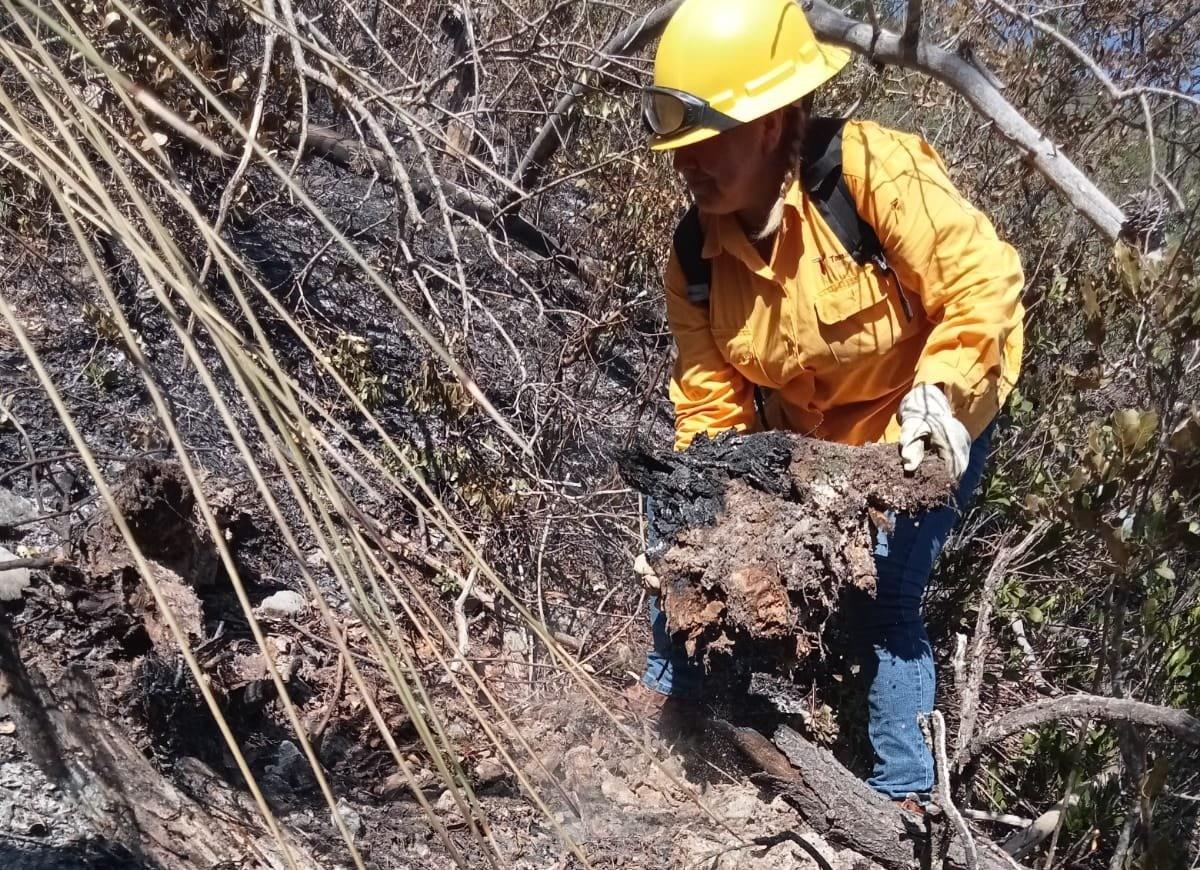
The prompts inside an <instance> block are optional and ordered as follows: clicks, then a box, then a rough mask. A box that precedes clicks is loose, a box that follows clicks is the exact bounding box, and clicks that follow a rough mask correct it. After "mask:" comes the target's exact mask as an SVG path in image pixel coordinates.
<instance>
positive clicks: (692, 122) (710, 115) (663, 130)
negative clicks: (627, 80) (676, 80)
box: [642, 85, 742, 136]
mask: <svg viewBox="0 0 1200 870" xmlns="http://www.w3.org/2000/svg"><path fill="white" fill-rule="evenodd" d="M642 120H643V121H644V122H645V124H646V129H648V130H649V131H650V132H651V133H653V134H655V135H656V136H674V135H676V134H678V133H686V132H687V131H689V130H694V129H696V128H697V127H704V128H706V129H708V130H716V131H717V132H718V133H720V132H722V131H724V130H728V129H730V128H731V127H736V126H738V125H739V124H741V123H742V122H741V121H739V120H737V119H736V118H731V117H729V116H728V115H726V114H724V113H722V112H718V111H717V110H716V109H714V108H713V107H712V106H710V105H709V103H708V101H707V100H702V99H700V98H699V97H697V96H693V95H692V94H689V93H686V92H685V91H677V90H674V89H672V88H660V87H657V86H654V85H651V86H650V87H647V88H645V89H643V91H642Z"/></svg>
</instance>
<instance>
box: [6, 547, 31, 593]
mask: <svg viewBox="0 0 1200 870" xmlns="http://www.w3.org/2000/svg"><path fill="white" fill-rule="evenodd" d="M17 558H19V557H18V556H17V554H16V553H12V552H10V551H8V550H6V549H4V548H3V547H0V564H3V563H4V562H12V561H14V560H16V559H17ZM28 588H29V569H28V568H10V569H9V570H7V571H0V601H16V600H18V599H19V598H20V597H21V594H22V593H23V592H24V591H25V590H26V589H28Z"/></svg>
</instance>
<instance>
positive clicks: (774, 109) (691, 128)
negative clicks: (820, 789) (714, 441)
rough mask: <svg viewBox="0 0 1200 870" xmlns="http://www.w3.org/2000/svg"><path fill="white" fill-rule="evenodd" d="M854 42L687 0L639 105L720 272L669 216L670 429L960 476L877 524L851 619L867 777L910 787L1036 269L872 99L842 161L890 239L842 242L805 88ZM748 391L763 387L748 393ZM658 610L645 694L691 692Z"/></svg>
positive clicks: (678, 436)
mask: <svg viewBox="0 0 1200 870" xmlns="http://www.w3.org/2000/svg"><path fill="white" fill-rule="evenodd" d="M849 57H850V55H849V53H848V52H847V51H846V50H844V49H842V48H839V47H835V46H832V45H828V44H823V43H821V42H818V41H817V39H816V38H815V37H814V35H813V32H812V29H811V27H810V25H809V23H808V21H807V20H806V18H805V16H804V13H803V11H802V9H801V7H800V5H799V4H798V3H796V2H794V0H686V2H684V3H683V4H682V5H681V6H680V7H679V9H678V10H677V11H676V12H675V14H674V16H673V17H672V18H671V20H670V21H669V23H668V25H667V27H666V28H665V30H664V32H663V35H662V38H661V40H660V43H659V46H658V49H657V53H656V56H655V60H654V82H653V85H651V86H649V87H647V88H646V89H645V91H644V93H643V97H642V107H643V112H644V115H645V121H646V124H647V126H648V127H649V129H650V147H651V148H652V149H654V150H656V151H670V152H671V153H672V156H673V159H674V166H675V169H676V170H677V171H678V172H679V173H680V174H681V175H682V177H683V180H684V182H685V184H686V186H687V189H688V190H689V191H690V193H691V195H692V197H693V199H694V200H695V208H696V210H697V212H698V219H699V230H700V235H701V241H700V242H699V243H698V244H699V245H700V252H699V257H698V258H697V259H700V258H702V260H703V262H704V269H705V271H706V273H707V276H708V277H707V280H708V287H707V294H706V295H707V298H704V295H705V294H703V293H702V294H699V296H697V294H694V293H690V292H689V291H690V290H692V289H694V288H692V287H691V286H690V284H691V283H692V282H690V281H689V276H687V275H685V264H684V263H682V262H681V258H680V251H679V250H678V234H677V243H676V247H675V248H674V249H673V251H672V254H671V257H670V259H669V262H668V264H667V267H666V273H665V289H666V308H667V317H668V322H669V324H670V329H671V332H672V334H673V336H674V339H675V343H676V348H677V352H678V353H677V359H676V362H675V366H674V370H673V374H672V376H671V382H670V395H671V399H672V401H673V403H674V406H675V447H676V449H678V450H684V449H686V448H687V447H688V445H689V444H690V443H691V441H692V439H693V438H695V437H696V435H697V434H699V433H701V432H704V433H707V434H709V435H715V434H716V433H718V432H721V431H724V430H729V429H735V430H739V431H746V432H749V431H755V430H758V429H762V428H777V429H786V430H791V431H796V432H800V433H803V434H805V435H808V436H812V437H816V438H823V439H827V440H831V441H836V442H840V443H844V444H866V443H872V442H881V441H882V442H894V443H897V444H898V454H899V455H898V461H900V462H902V463H903V466H904V468H905V469H907V470H913V469H915V468H916V467H917V465H919V464H920V463H921V462H922V460H923V458H924V456H925V454H926V450H927V448H932V449H934V450H936V451H938V452H939V453H940V454H941V455H942V456H943V457H944V459H945V460H946V462H947V463H948V465H949V467H950V468H951V470H952V473H953V474H954V475H955V477H956V478H957V479H958V487H957V491H956V493H955V495H954V498H953V499H951V500H949V501H948V504H947V505H946V506H945V507H942V508H938V509H935V510H932V511H928V512H926V513H924V514H922V515H919V516H915V517H914V516H899V517H897V518H896V522H895V528H894V530H893V532H892V533H891V534H888V533H887V532H885V531H883V530H879V531H877V532H876V535H877V541H876V550H875V558H876V567H877V574H878V589H877V593H876V596H875V598H874V599H873V600H871V601H870V602H869V605H868V606H866V607H865V608H863V609H862V610H861V611H860V612H861V615H860V616H857V617H856V624H855V626H854V628H855V631H856V632H857V633H858V634H859V636H860V638H861V640H862V642H863V645H864V647H865V650H866V653H865V657H864V658H865V661H864V671H865V676H866V680H867V684H868V711H869V713H868V715H869V723H868V736H869V738H870V742H871V745H872V748H873V751H874V756H875V761H874V770H873V775H872V776H871V778H870V780H869V784H870V785H871V786H872V787H873V788H875V789H876V790H877V791H879V792H881V793H883V794H884V795H887V796H888V797H890V798H892V799H893V800H896V801H897V802H911V800H912V796H913V795H916V796H918V797H921V798H924V797H925V796H926V795H927V794H928V792H929V791H930V790H931V788H932V786H933V776H934V773H933V760H932V757H931V755H930V752H929V750H928V749H927V747H926V745H925V742H924V739H923V735H922V732H921V730H920V727H919V724H918V720H919V717H920V715H921V714H923V713H928V712H930V711H931V710H932V709H933V703H934V666H933V654H932V650H931V647H930V643H929V638H928V636H927V634H926V631H925V625H924V621H923V618H922V614H921V601H922V597H923V594H924V589H925V585H926V582H927V580H928V578H929V575H930V573H931V571H932V568H933V564H934V561H935V560H936V558H937V556H938V554H939V552H940V550H941V549H942V546H943V545H944V543H945V541H946V538H947V536H948V535H949V533H950V531H951V529H952V527H953V525H954V523H955V520H956V518H957V516H958V515H959V513H960V512H961V510H962V509H964V508H965V506H966V505H967V503H968V501H969V499H970V497H971V494H972V492H973V491H974V490H975V489H976V487H977V485H978V483H979V480H980V477H981V475H982V472H983V466H984V462H985V459H986V457H987V452H988V445H989V439H990V434H991V430H992V427H993V421H994V419H995V417H996V415H997V413H998V411H999V409H1000V407H1001V406H1002V404H1003V402H1004V400H1005V398H1006V396H1007V395H1008V394H1009V392H1010V391H1011V390H1012V388H1013V386H1014V384H1015V382H1016V378H1017V374H1018V371H1019V367H1020V361H1021V349H1022V318H1023V313H1024V312H1023V308H1022V305H1021V301H1020V299H1021V290H1022V286H1023V282H1024V278H1023V275H1022V270H1021V264H1020V260H1019V258H1018V256H1017V253H1016V251H1015V250H1014V249H1013V248H1012V247H1011V246H1010V245H1008V244H1006V243H1005V242H1003V241H1001V240H1000V239H999V237H998V236H997V234H996V231H995V230H994V228H993V226H992V224H991V223H990V222H989V220H988V219H987V217H985V216H984V215H983V214H982V213H980V212H979V211H978V210H976V209H975V208H974V207H973V206H972V205H971V203H969V202H968V201H967V200H966V199H965V198H964V197H963V196H962V194H960V193H959V191H958V190H957V189H956V188H955V186H954V184H953V183H952V182H951V181H950V178H949V177H948V175H947V170H946V167H945V165H944V164H943V162H942V160H941V159H940V157H939V156H938V154H937V153H936V152H935V151H934V149H933V148H932V147H930V146H929V145H928V144H927V143H926V142H925V141H923V140H922V139H921V138H919V137H917V136H915V135H910V134H906V133H902V132H898V131H896V130H891V129H887V128H885V127H882V126H879V125H878V124H875V123H871V122H868V121H855V120H851V121H847V122H846V123H845V124H844V125H843V126H841V127H840V137H841V142H840V149H841V150H840V154H839V155H837V157H838V158H839V159H838V160H836V161H835V162H837V163H840V173H841V181H839V182H838V183H840V184H843V185H844V189H845V190H846V191H847V192H848V195H849V197H850V199H852V201H853V206H854V209H855V211H856V212H857V218H860V219H861V224H860V227H859V231H860V232H861V233H865V234H866V235H868V236H873V239H872V241H877V250H876V254H877V255H876V256H874V257H872V258H870V259H867V260H866V261H865V262H861V263H860V262H859V259H862V258H856V256H854V254H855V253H861V252H857V251H850V250H848V249H847V247H846V246H845V244H843V241H842V238H844V237H845V236H846V233H845V227H841V232H838V231H836V230H837V228H835V227H831V224H830V219H829V218H828V217H827V215H828V211H826V212H824V213H823V212H822V206H823V205H824V203H823V201H822V200H820V199H819V198H818V196H817V195H816V191H815V190H810V189H809V186H808V185H806V184H804V183H802V180H803V179H804V176H805V168H806V167H805V151H806V148H805V145H806V139H807V134H809V133H810V132H811V131H812V130H814V129H815V128H816V121H815V120H814V119H813V118H812V116H811V111H810V110H811V105H812V96H813V93H814V92H815V91H816V90H817V89H818V88H819V87H820V86H821V85H823V84H824V83H826V82H827V81H828V80H829V79H830V78H832V77H833V76H834V75H835V74H836V73H837V72H838V71H839V70H840V69H842V67H844V66H845V65H846V63H847V62H848V61H849ZM825 127H828V125H827V124H826V125H825ZM824 207H825V208H826V209H828V206H827V205H824ZM835 223H840V222H835ZM756 393H757V394H759V395H760V397H761V396H762V395H763V394H765V395H767V396H768V398H766V400H765V402H764V403H760V407H757V408H756V401H755V397H756ZM651 620H652V627H653V636H654V645H653V649H652V650H651V651H650V652H649V654H648V656H647V667H646V671H645V675H644V676H643V678H642V680H641V681H640V683H639V685H638V686H636V687H634V689H633V690H631V692H630V693H629V695H630V698H631V700H632V702H633V703H634V705H635V706H636V705H638V704H641V705H642V706H643V708H646V707H649V708H654V707H658V706H661V703H662V702H663V700H664V699H665V698H666V697H675V698H689V697H695V696H697V695H698V694H699V693H700V692H701V691H702V682H701V681H702V676H703V673H702V670H701V668H700V666H699V665H698V664H697V663H696V662H694V661H692V660H690V659H688V658H687V656H686V654H685V653H684V652H683V651H682V650H681V649H678V648H676V647H675V646H673V645H672V643H671V639H670V637H669V635H668V634H667V629H666V619H665V616H664V614H663V613H662V611H661V610H660V609H659V607H658V603H657V601H653V602H652V603H651ZM907 805H909V806H911V804H910V803H908V804H907Z"/></svg>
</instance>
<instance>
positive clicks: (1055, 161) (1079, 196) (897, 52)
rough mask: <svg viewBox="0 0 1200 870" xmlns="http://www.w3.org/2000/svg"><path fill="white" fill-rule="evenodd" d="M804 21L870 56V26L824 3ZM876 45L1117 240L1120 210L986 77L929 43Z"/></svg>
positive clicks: (889, 38) (892, 39) (881, 56)
mask: <svg viewBox="0 0 1200 870" xmlns="http://www.w3.org/2000/svg"><path fill="white" fill-rule="evenodd" d="M808 18H809V21H810V22H811V23H812V26H813V30H814V31H815V32H816V34H817V35H818V36H819V37H821V38H822V39H824V40H826V41H828V42H832V43H835V44H837V45H844V46H847V47H849V48H851V49H853V50H855V51H858V52H860V53H864V54H866V53H869V52H870V50H871V45H872V37H873V34H872V28H871V26H870V25H869V24H864V23H862V22H860V21H856V20H854V19H853V18H851V17H849V16H848V15H846V14H845V13H844V12H841V11H840V10H838V9H835V8H834V7H833V6H831V5H830V4H829V3H827V2H825V0H813V4H812V9H811V10H809V12H808ZM874 45H875V51H874V54H873V58H874V59H875V60H877V61H880V62H883V63H893V64H896V65H898V66H903V67H906V68H908V69H913V70H916V71H917V72H921V73H925V74H926V75H929V76H931V77H933V78H935V79H937V80H938V81H940V82H942V83H944V84H946V85H948V86H949V87H951V88H953V89H954V90H955V91H957V92H958V93H959V94H961V95H962V96H963V97H965V98H966V100H967V101H968V102H969V103H970V104H971V105H972V106H974V107H975V110H976V111H977V112H978V113H979V114H980V115H982V116H983V117H985V118H987V119H988V120H990V121H992V123H994V124H995V125H996V130H997V131H998V132H999V133H1000V135H1002V136H1003V137H1004V138H1005V139H1007V140H1008V141H1009V142H1010V143H1012V144H1013V145H1014V146H1015V147H1017V148H1019V149H1020V150H1021V151H1022V152H1024V153H1025V154H1026V155H1027V156H1028V158H1029V160H1030V162H1031V163H1032V164H1033V166H1034V168H1036V169H1037V170H1038V171H1039V172H1040V173H1042V175H1044V176H1045V177H1046V179H1047V180H1048V181H1049V182H1050V183H1051V184H1052V185H1053V186H1054V187H1055V189H1057V190H1058V191H1059V192H1060V193H1061V194H1062V195H1063V196H1064V197H1066V199H1067V201H1068V202H1070V203H1071V205H1072V206H1074V207H1075V208H1076V209H1077V210H1078V211H1079V212H1080V213H1081V214H1083V216H1084V217H1086V218H1087V219H1088V220H1089V221H1091V223H1092V224H1093V225H1094V226H1095V227H1096V229H1098V230H1099V231H1100V232H1101V233H1102V234H1103V235H1104V237H1105V238H1106V239H1108V240H1109V241H1114V242H1115V241H1116V240H1117V238H1118V237H1119V236H1120V233H1121V227H1122V226H1123V225H1124V223H1125V215H1124V213H1123V212H1122V211H1121V209H1120V208H1118V207H1117V205H1116V204H1115V203H1113V202H1112V200H1110V199H1109V198H1108V197H1107V196H1106V195H1105V194H1104V193H1103V192H1102V191H1101V190H1100V188H1098V187H1097V186H1096V185H1095V184H1094V183H1093V182H1092V180H1091V179H1090V178H1088V177H1087V176H1086V175H1084V174H1083V172H1081V171H1080V170H1079V168H1078V167H1077V166H1075V164H1074V163H1072V162H1071V160H1070V159H1069V158H1068V157H1067V156H1066V155H1065V154H1063V153H1062V151H1061V150H1059V148H1058V146H1057V145H1055V144H1054V143H1053V142H1050V141H1049V140H1047V139H1046V137H1045V136H1043V135H1042V133H1041V132H1040V131H1038V129H1037V128H1036V127H1034V126H1033V125H1032V124H1030V123H1029V122H1028V121H1027V120H1025V117H1024V116H1023V115H1022V114H1021V113H1020V112H1018V111H1017V110H1016V109H1015V108H1013V106H1012V104H1010V103H1009V102H1008V100H1006V99H1005V98H1004V96H1003V95H1002V94H1001V93H1000V92H999V91H998V90H997V89H996V88H995V86H994V85H992V84H991V83H990V82H989V81H988V79H987V76H985V75H984V74H983V73H982V72H980V71H979V70H978V69H976V68H975V67H974V66H973V65H971V64H970V63H968V62H966V61H965V60H963V59H962V58H961V57H959V56H958V55H956V54H954V53H952V52H949V51H945V50H944V49H941V48H938V47H937V46H933V45H928V44H920V45H918V46H917V52H916V55H915V57H908V56H906V55H905V53H904V50H903V48H902V46H901V45H900V38H899V37H898V36H896V35H895V34H894V33H889V32H888V31H881V32H879V34H878V36H877V38H876V39H875V42H874Z"/></svg>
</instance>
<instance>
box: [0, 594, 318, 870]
mask: <svg viewBox="0 0 1200 870" xmlns="http://www.w3.org/2000/svg"><path fill="white" fill-rule="evenodd" d="M0 712H4V713H7V714H8V715H9V717H10V718H11V719H12V720H13V723H14V724H15V725H16V733H17V735H18V737H19V739H20V740H21V745H22V747H23V748H24V749H25V751H26V752H27V753H28V754H29V756H30V759H31V760H32V761H33V762H34V763H35V764H36V765H37V766H38V768H39V769H40V770H41V771H42V773H43V774H45V775H46V777H47V779H49V780H50V781H51V782H53V783H54V784H56V785H57V786H59V787H61V788H63V789H64V792H65V793H66V794H68V795H70V797H71V798H72V800H73V801H74V802H75V805H76V807H77V808H78V810H79V811H80V812H81V813H82V814H83V815H84V816H85V817H86V818H87V819H88V821H89V822H90V823H91V824H92V825H93V826H94V827H95V828H96V830H97V832H98V833H100V834H101V835H102V836H104V837H105V838H107V839H109V840H111V841H113V842H114V843H120V844H121V845H123V846H125V847H126V848H127V849H129V850H130V852H132V853H133V854H134V855H135V856H137V857H139V858H144V859H147V860H149V861H151V862H153V863H154V864H155V865H156V866H161V867H172V868H179V870H190V868H195V870H202V868H203V870H208V868H212V867H215V866H218V865H221V866H225V865H228V866H237V867H246V868H248V870H249V868H263V870H266V868H276V867H283V866H287V867H290V868H292V870H316V868H317V866H318V865H317V863H316V862H315V861H314V860H313V859H312V858H310V857H309V856H308V855H306V854H305V852H304V849H303V848H302V847H301V846H300V844H299V842H298V840H297V839H296V838H295V837H294V836H293V835H292V834H290V833H288V832H286V831H284V833H283V842H282V843H279V842H277V841H275V842H273V841H272V840H271V838H270V837H269V836H268V835H267V834H266V833H265V831H264V829H263V827H262V825H261V824H260V823H259V820H258V819H256V818H255V817H254V814H253V809H250V810H247V811H239V812H237V813H220V814H214V813H213V812H211V811H210V809H208V806H209V804H201V803H198V802H197V801H195V800H193V799H192V798H191V797H189V796H188V795H186V794H184V793H183V792H182V791H180V790H179V789H178V788H176V787H175V786H174V785H173V784H172V783H171V782H170V781H169V780H167V779H166V778H165V777H164V776H163V775H162V774H160V773H159V772H158V771H157V770H155V769H154V767H153V766H152V765H151V764H150V762H149V761H148V760H147V759H146V757H145V755H144V754H143V753H142V752H141V750H139V749H138V748H137V747H136V746H134V745H133V743H132V742H131V741H130V740H129V737H128V734H127V731H128V729H127V728H126V727H125V726H123V725H120V724H118V723H116V722H114V721H112V720H110V719H108V718H107V717H106V716H105V715H104V714H103V713H102V712H101V711H100V708H99V703H98V700H97V698H96V693H95V690H94V688H93V687H92V685H91V683H90V682H89V681H88V679H87V678H86V677H85V676H84V675H83V674H82V672H71V671H69V672H68V673H67V675H66V676H64V677H63V678H62V679H61V680H60V681H59V683H58V685H57V686H55V687H54V689H53V691H51V690H50V689H49V688H47V687H46V685H45V684H44V682H43V681H42V679H41V677H40V675H39V674H37V673H36V672H34V673H32V674H31V673H29V672H28V671H26V669H25V666H24V664H23V663H22V661H21V657H20V651H19V648H18V646H17V640H16V635H15V633H14V632H13V630H12V625H11V623H9V621H8V619H7V617H6V616H5V615H4V613H3V612H2V611H0ZM211 779H212V781H213V782H214V784H217V783H219V780H217V778H216V777H215V776H213V777H212V778H211ZM220 785H221V787H222V788H223V790H224V791H225V792H227V793H231V794H232V789H230V788H229V787H228V786H226V785H224V784H223V783H220Z"/></svg>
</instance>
